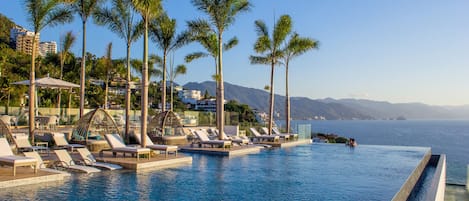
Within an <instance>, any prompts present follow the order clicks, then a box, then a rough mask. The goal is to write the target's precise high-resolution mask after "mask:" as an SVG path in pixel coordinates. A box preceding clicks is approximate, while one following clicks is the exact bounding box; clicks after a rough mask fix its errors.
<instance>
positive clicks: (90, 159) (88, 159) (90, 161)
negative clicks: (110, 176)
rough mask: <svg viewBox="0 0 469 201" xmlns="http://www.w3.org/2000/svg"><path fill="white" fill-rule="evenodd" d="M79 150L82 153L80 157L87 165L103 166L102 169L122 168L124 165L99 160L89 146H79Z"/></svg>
mask: <svg viewBox="0 0 469 201" xmlns="http://www.w3.org/2000/svg"><path fill="white" fill-rule="evenodd" d="M77 151H78V153H79V154H80V157H81V159H82V160H83V163H85V165H88V166H94V167H97V168H102V169H106V170H118V169H122V166H120V165H116V164H111V163H103V162H97V161H96V159H95V158H94V156H93V154H91V153H90V151H89V150H88V149H87V148H78V149H77Z"/></svg>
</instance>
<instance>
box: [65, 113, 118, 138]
mask: <svg viewBox="0 0 469 201" xmlns="http://www.w3.org/2000/svg"><path fill="white" fill-rule="evenodd" d="M105 134H119V135H120V131H119V127H118V126H117V124H116V122H115V121H114V119H113V118H112V116H111V115H109V113H107V112H106V111H105V110H103V109H95V110H93V111H91V112H88V113H87V114H85V115H83V116H82V117H81V118H80V119H79V120H78V121H77V123H76V124H75V126H74V127H73V131H72V136H71V140H72V141H74V142H77V143H80V144H91V143H90V142H95V141H102V142H106V140H105V138H104V135H105Z"/></svg>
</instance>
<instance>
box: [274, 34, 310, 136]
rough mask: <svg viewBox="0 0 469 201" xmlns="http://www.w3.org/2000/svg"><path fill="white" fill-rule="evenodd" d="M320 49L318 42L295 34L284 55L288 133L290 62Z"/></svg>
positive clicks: (287, 126)
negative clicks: (308, 52) (312, 50)
mask: <svg viewBox="0 0 469 201" xmlns="http://www.w3.org/2000/svg"><path fill="white" fill-rule="evenodd" d="M317 48H318V41H315V40H313V39H311V38H302V37H300V36H299V35H298V34H297V33H294V34H293V35H292V36H291V38H290V40H289V41H288V42H287V45H286V47H285V49H284V50H283V51H284V55H283V64H284V65H285V115H286V122H285V125H286V128H287V133H290V131H291V128H290V117H291V113H290V95H289V93H288V65H289V63H290V60H291V59H293V58H295V57H298V56H300V55H302V54H304V53H305V52H307V51H309V50H311V49H317Z"/></svg>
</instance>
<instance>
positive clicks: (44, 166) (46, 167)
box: [23, 151, 68, 174]
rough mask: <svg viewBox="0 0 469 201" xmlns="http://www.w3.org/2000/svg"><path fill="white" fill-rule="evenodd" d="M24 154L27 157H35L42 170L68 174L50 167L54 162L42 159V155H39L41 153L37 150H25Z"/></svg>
mask: <svg viewBox="0 0 469 201" xmlns="http://www.w3.org/2000/svg"><path fill="white" fill-rule="evenodd" d="M23 155H24V156H26V157H30V158H35V159H36V160H37V167H38V169H41V171H47V172H53V173H60V174H68V173H65V172H62V171H59V170H56V169H51V168H49V167H53V165H54V164H47V163H45V162H44V161H43V160H42V157H41V156H40V155H39V153H37V152H35V151H30V152H23Z"/></svg>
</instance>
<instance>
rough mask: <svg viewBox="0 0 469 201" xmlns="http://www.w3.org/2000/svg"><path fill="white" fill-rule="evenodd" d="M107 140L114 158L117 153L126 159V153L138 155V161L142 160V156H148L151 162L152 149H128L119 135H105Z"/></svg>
mask: <svg viewBox="0 0 469 201" xmlns="http://www.w3.org/2000/svg"><path fill="white" fill-rule="evenodd" d="M104 137H105V138H106V140H107V142H108V143H109V145H110V146H111V150H110V151H112V154H113V155H114V156H116V155H117V153H119V152H120V153H122V154H123V156H124V157H125V154H126V153H131V154H132V155H133V154H136V155H137V160H139V158H140V154H145V155H148V160H150V153H151V149H149V148H139V147H128V146H126V145H125V144H124V142H123V141H122V138H121V137H120V136H119V134H106V135H104Z"/></svg>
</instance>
